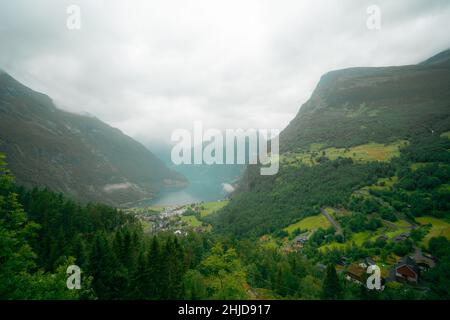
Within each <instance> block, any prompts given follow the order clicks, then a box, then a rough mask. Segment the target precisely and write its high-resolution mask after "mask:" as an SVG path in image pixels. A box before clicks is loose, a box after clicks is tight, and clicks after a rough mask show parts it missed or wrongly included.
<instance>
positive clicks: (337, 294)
mask: <svg viewBox="0 0 450 320" xmlns="http://www.w3.org/2000/svg"><path fill="white" fill-rule="evenodd" d="M322 298H323V299H328V300H332V299H340V298H342V287H341V284H340V282H339V278H338V276H337V273H336V268H335V267H334V265H332V264H329V265H328V267H327V275H326V277H325V280H324V282H323V291H322Z"/></svg>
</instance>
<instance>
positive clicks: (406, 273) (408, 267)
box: [395, 256, 420, 283]
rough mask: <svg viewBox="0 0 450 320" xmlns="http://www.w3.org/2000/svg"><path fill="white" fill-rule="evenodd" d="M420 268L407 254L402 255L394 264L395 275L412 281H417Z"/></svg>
mask: <svg viewBox="0 0 450 320" xmlns="http://www.w3.org/2000/svg"><path fill="white" fill-rule="evenodd" d="M419 272H420V268H419V266H418V265H417V263H416V262H415V261H414V260H413V259H411V258H410V257H409V256H406V257H404V258H403V259H402V260H400V261H399V263H397V265H396V266H395V277H396V278H397V279H401V280H406V281H408V282H412V283H418V282H419Z"/></svg>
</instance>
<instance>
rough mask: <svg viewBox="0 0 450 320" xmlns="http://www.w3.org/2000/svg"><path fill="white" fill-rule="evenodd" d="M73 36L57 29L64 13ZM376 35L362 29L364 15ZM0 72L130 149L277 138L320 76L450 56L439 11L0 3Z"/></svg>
mask: <svg viewBox="0 0 450 320" xmlns="http://www.w3.org/2000/svg"><path fill="white" fill-rule="evenodd" d="M72 4H76V5H78V6H79V7H80V8H81V19H82V20H81V29H80V30H68V29H67V27H66V19H67V13H66V9H67V7H68V6H69V5H72ZM372 4H377V5H379V6H380V8H381V14H382V24H381V30H379V31H378V30H376V31H374V30H368V29H367V27H366V19H367V13H366V8H367V7H368V6H369V5H372ZM0 21H2V22H1V25H0V68H3V69H5V70H6V71H7V72H9V73H11V75H12V76H14V77H16V78H17V79H18V80H19V81H22V82H23V83H25V84H26V85H28V86H30V87H31V88H33V89H35V90H38V91H41V92H44V93H46V94H48V95H50V96H51V97H53V98H54V100H55V102H56V103H57V104H58V106H60V107H61V108H64V109H66V110H70V111H73V112H77V113H89V114H92V115H95V116H97V117H98V118H100V119H102V120H104V121H106V122H108V123H109V124H111V125H113V126H116V127H119V128H120V129H122V130H123V131H125V132H126V133H127V134H129V135H131V136H134V137H137V138H138V139H140V140H141V141H150V140H155V139H160V140H165V141H168V140H169V139H170V133H171V132H172V130H174V129H176V128H190V127H191V125H192V122H193V121H195V120H201V121H203V123H204V124H205V126H207V127H215V128H219V129H225V128H244V129H245V128H251V127H253V128H279V129H282V128H284V127H285V126H286V125H287V124H288V123H289V121H290V120H291V119H292V118H293V117H294V116H295V114H296V113H297V112H298V109H299V107H300V106H301V104H302V103H303V102H305V101H306V99H307V98H308V97H309V96H310V94H311V92H312V90H313V89H314V87H315V86H316V84H317V81H318V80H319V78H320V76H321V75H322V74H323V73H325V72H327V71H329V70H332V69H339V68H345V67H352V66H383V65H401V64H413V63H417V62H419V61H421V60H424V59H426V58H427V57H429V56H431V55H433V54H435V53H437V52H438V51H440V50H443V49H446V48H448V47H450V41H449V39H448V30H449V27H450V2H449V1H442V0H435V1H433V0H431V1H422V0H398V1H387V0H377V1H373V0H370V1H360V0H355V1H336V0H327V1H321V2H320V4H319V3H317V1H313V0H310V1H298V0H285V1H281V2H280V1H274V0H248V1H237V0H230V1H222V0H217V1H214V0H197V1H182V0H167V1H166V0H165V1H162V0H161V1H156V0H152V1H148V0H136V1H128V2H126V1H120V0H111V1H90V0H76V1H65V0H62V1H50V0H36V1H33V5H31V4H30V1H29V0H15V1H10V2H6V1H3V2H2V8H1V11H0Z"/></svg>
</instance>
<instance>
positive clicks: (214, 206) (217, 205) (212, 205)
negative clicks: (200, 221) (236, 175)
mask: <svg viewBox="0 0 450 320" xmlns="http://www.w3.org/2000/svg"><path fill="white" fill-rule="evenodd" d="M228 202H229V201H228V200H222V201H213V202H204V203H202V204H201V205H200V206H201V207H203V208H204V209H201V210H200V216H201V217H206V216H208V215H210V214H212V213H214V212H216V211H217V210H219V209H222V208H223V207H225V206H226V205H227V204H228Z"/></svg>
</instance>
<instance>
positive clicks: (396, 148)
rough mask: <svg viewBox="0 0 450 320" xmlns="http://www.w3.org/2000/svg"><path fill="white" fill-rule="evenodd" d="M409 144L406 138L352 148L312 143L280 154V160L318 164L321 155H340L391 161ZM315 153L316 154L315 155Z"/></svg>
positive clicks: (288, 162) (356, 158) (332, 157)
mask: <svg viewBox="0 0 450 320" xmlns="http://www.w3.org/2000/svg"><path fill="white" fill-rule="evenodd" d="M406 145H408V141H406V140H398V141H396V142H393V143H390V144H380V143H367V144H363V145H359V146H355V147H352V148H347V149H346V148H334V147H331V148H324V149H323V148H322V149H321V147H323V145H321V144H312V145H311V146H310V150H309V151H307V152H301V153H287V154H283V155H281V156H280V162H281V163H282V164H285V165H290V166H299V165H300V164H304V165H308V166H311V165H314V164H317V159H318V158H319V157H322V156H325V157H327V158H328V159H330V160H335V159H337V158H339V157H343V158H352V159H353V160H354V161H357V162H369V161H390V160H391V159H392V158H394V157H398V156H399V155H400V148H402V147H404V146H406ZM314 154H315V156H314Z"/></svg>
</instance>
